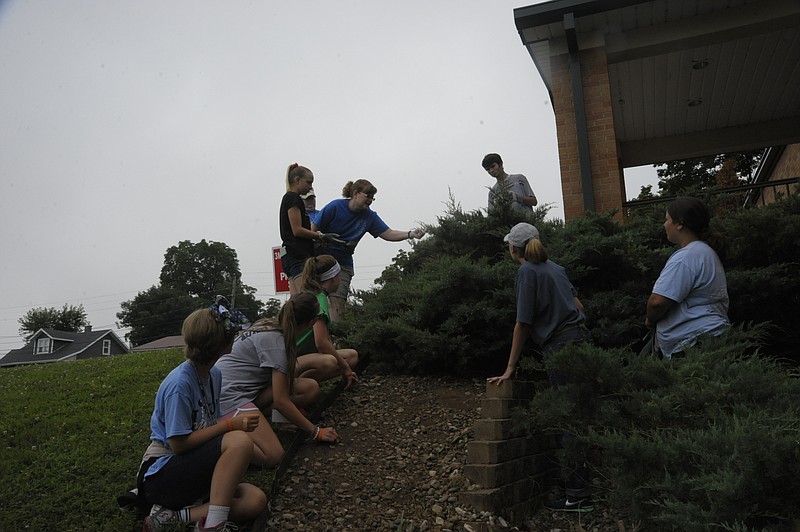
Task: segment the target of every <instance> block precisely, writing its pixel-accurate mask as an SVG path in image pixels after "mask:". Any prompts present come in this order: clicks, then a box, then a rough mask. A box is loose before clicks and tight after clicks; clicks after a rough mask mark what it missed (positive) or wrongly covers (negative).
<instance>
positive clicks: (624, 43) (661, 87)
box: [514, 0, 800, 167]
mask: <svg viewBox="0 0 800 532" xmlns="http://www.w3.org/2000/svg"><path fill="white" fill-rule="evenodd" d="M514 20H515V23H516V27H517V30H518V31H519V35H520V37H521V38H522V42H523V44H524V45H525V47H526V48H527V49H528V51H529V53H530V54H531V57H532V59H533V62H534V64H535V66H536V68H537V69H538V70H539V73H540V75H541V76H542V79H543V80H544V82H545V85H547V88H548V90H549V91H550V92H551V99H552V72H551V70H550V60H551V58H553V57H556V56H561V55H565V54H568V53H569V52H570V48H572V49H573V50H574V49H575V48H576V47H577V49H578V50H580V51H583V50H588V49H592V48H602V49H604V50H605V53H606V56H607V62H608V66H607V69H608V70H607V73H608V79H609V86H610V88H611V92H612V93H611V102H612V113H613V118H614V128H615V134H616V137H617V140H618V141H619V146H620V154H621V160H622V166H623V167H631V166H639V165H644V164H650V163H658V162H665V161H671V160H676V159H687V158H691V157H697V156H701V155H708V154H716V153H726V152H731V151H742V150H750V149H758V148H764V147H767V146H777V145H785V144H791V143H796V142H800V126H798V124H800V90H797V87H798V86H800V2H798V1H797V0H715V1H714V2H709V1H708V0H613V1H611V0H553V1H550V2H543V3H540V4H536V5H531V6H527V7H521V8H517V9H515V10H514ZM584 83H591V80H584Z"/></svg>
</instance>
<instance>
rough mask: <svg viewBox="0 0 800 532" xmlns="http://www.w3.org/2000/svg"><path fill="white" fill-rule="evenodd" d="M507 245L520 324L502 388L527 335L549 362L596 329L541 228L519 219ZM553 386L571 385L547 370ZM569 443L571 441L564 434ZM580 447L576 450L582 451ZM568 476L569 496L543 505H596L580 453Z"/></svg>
mask: <svg viewBox="0 0 800 532" xmlns="http://www.w3.org/2000/svg"><path fill="white" fill-rule="evenodd" d="M503 241H504V242H506V243H507V244H508V252H509V253H510V254H511V258H512V259H514V261H515V262H516V263H517V264H519V265H520V266H519V270H518V271H517V279H516V282H515V283H514V287H515V291H516V294H517V322H516V324H515V325H514V336H513V338H512V340H511V353H510V354H509V356H508V365H507V367H506V371H505V372H504V373H503V374H502V375H500V376H498V377H490V378H489V379H487V380H488V381H489V382H493V383H497V385H498V386H499V385H500V384H502V383H503V382H504V381H507V380H509V379H510V378H511V377H512V376H513V375H514V370H515V369H516V366H517V362H518V361H519V357H520V354H521V353H522V348H523V347H525V343H526V342H527V340H528V337H530V338H531V340H533V341H534V342H535V343H536V344H537V345H538V346H539V347H540V349H541V353H542V356H543V358H544V359H545V360H546V359H547V358H549V357H550V356H551V355H552V354H553V353H555V352H556V351H560V350H561V349H562V348H564V347H565V346H566V345H568V344H571V343H578V342H588V343H591V342H592V333H591V332H590V331H589V329H587V328H586V326H585V325H584V322H585V321H586V316H585V315H584V313H583V304H582V303H581V302H580V300H579V299H578V298H577V296H576V295H575V294H576V291H575V287H574V286H572V283H570V281H569V278H568V277H567V273H566V271H565V270H564V268H562V267H561V266H559V265H558V264H556V263H555V262H553V261H551V260H549V259H548V257H547V250H546V249H545V247H544V245H542V242H541V240H539V230H538V229H536V228H535V227H534V226H532V225H531V224H528V223H524V222H523V223H519V224H517V225H515V226H514V227H513V228H511V231H510V232H509V233H508V234H507V235H506V236H505V237H504V238H503ZM547 377H548V379H549V380H550V384H552V385H553V386H562V385H564V384H567V382H568V379H567V377H566V375H564V374H561V373H558V372H556V371H553V370H549V369H548V370H547ZM562 438H563V439H564V440H565V441H566V440H568V439H573V438H572V437H571V436H568V435H564V436H562ZM580 448H581V447H580V445H578V449H580ZM564 471H565V476H566V490H565V491H566V496H565V497H561V498H556V499H553V500H549V501H546V502H545V503H544V505H545V507H547V508H549V509H551V510H556V511H563V512H589V511H592V510H593V509H594V507H593V506H592V500H591V498H590V496H591V486H590V484H589V481H588V479H589V475H588V470H587V468H586V465H585V463H584V460H583V457H582V455H581V454H580V453H579V454H577V455H575V456H573V457H572V459H571V460H570V465H569V467H567V468H565V469H564Z"/></svg>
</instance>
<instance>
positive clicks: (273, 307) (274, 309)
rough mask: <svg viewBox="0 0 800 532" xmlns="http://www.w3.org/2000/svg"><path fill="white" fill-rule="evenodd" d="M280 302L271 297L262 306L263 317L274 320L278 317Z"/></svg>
mask: <svg viewBox="0 0 800 532" xmlns="http://www.w3.org/2000/svg"><path fill="white" fill-rule="evenodd" d="M281 306H282V305H281V300H280V299H277V298H274V297H271V298H269V299H267V302H266V304H265V305H264V316H263V317H265V318H274V317H276V316H277V315H278V313H279V312H280V311H281Z"/></svg>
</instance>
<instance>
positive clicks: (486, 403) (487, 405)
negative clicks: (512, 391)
mask: <svg viewBox="0 0 800 532" xmlns="http://www.w3.org/2000/svg"><path fill="white" fill-rule="evenodd" d="M514 405H515V402H514V401H513V400H512V399H498V398H489V399H486V398H484V399H482V400H481V417H482V418H483V419H507V418H510V417H511V409H512V408H513V407H514Z"/></svg>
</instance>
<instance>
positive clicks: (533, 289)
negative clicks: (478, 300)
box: [514, 260, 585, 346]
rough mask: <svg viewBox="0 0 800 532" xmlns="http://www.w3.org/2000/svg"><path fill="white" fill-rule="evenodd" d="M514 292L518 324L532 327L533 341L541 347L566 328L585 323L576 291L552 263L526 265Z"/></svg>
mask: <svg viewBox="0 0 800 532" xmlns="http://www.w3.org/2000/svg"><path fill="white" fill-rule="evenodd" d="M514 289H515V291H516V294H517V321H518V322H520V323H525V324H527V325H530V332H531V339H532V340H533V341H534V342H536V343H537V344H538V345H540V346H541V345H544V344H545V342H547V340H549V339H550V337H551V336H553V333H554V332H556V331H558V330H559V329H561V328H562V327H566V326H567V325H573V324H576V323H579V322H581V321H583V320H584V319H585V316H584V314H583V312H582V311H581V310H580V309H579V308H578V306H577V305H576V304H575V287H573V286H572V283H570V282H569V278H568V277H567V272H566V271H565V270H564V268H563V267H561V266H559V265H558V264H556V263H555V262H553V261H551V260H547V261H545V262H543V263H541V264H534V263H533V262H528V261H525V262H524V263H522V265H521V266H520V267H519V270H517V278H516V281H515V283H514Z"/></svg>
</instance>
